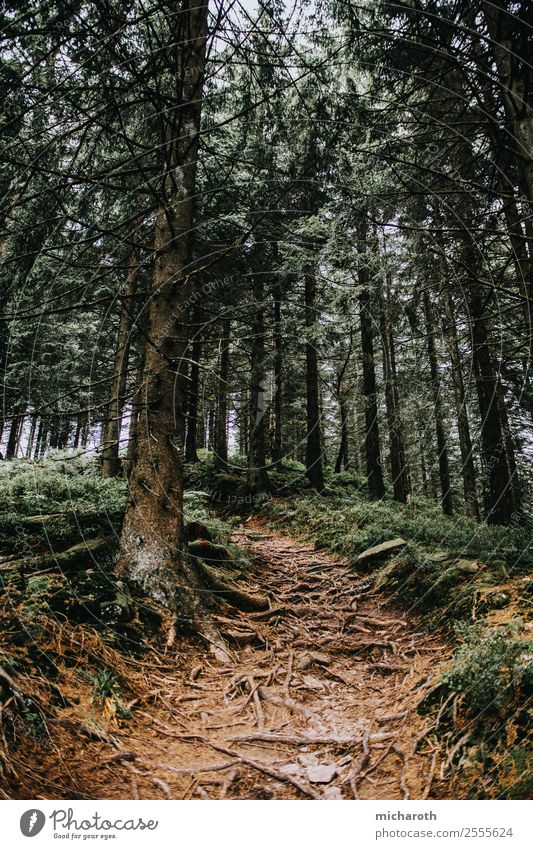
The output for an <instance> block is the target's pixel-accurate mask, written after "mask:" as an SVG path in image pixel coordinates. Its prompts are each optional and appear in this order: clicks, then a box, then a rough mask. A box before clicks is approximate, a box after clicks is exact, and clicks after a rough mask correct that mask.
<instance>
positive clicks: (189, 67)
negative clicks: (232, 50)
mask: <svg viewBox="0 0 533 849" xmlns="http://www.w3.org/2000/svg"><path fill="white" fill-rule="evenodd" d="M172 12H173V14H172V15H170V14H169V15H168V20H169V21H171V22H172V32H171V36H172V45H169V47H170V51H171V53H173V52H174V50H176V48H177V50H178V57H177V66H178V67H177V68H176V69H175V83H176V92H175V102H176V108H175V109H173V110H171V111H170V112H169V113H168V114H169V116H170V117H169V122H170V123H169V124H168V125H165V139H166V140H165V154H166V165H165V172H164V176H163V184H162V187H161V206H160V208H159V210H158V212H157V218H156V225H155V237H154V248H155V266H154V272H153V279H152V289H151V296H150V300H149V306H148V338H149V342H148V344H147V346H146V356H145V372H144V384H145V385H144V386H143V401H144V405H143V409H142V411H141V413H140V415H139V422H138V432H137V449H136V452H135V459H134V462H133V467H132V470H131V474H130V479H129V493H128V500H127V505H126V512H125V516H124V523H123V526H122V534H121V554H120V559H119V564H118V569H119V572H125V573H127V575H128V576H129V577H130V578H131V579H133V580H134V581H136V582H137V583H139V584H140V585H141V586H142V587H143V588H144V589H145V590H146V591H147V592H149V593H150V594H151V595H152V596H153V597H154V598H156V599H157V600H158V601H160V602H161V603H163V604H165V605H167V606H168V607H169V608H171V609H172V610H173V611H174V629H175V628H177V627H180V628H187V627H189V628H194V629H195V630H196V631H197V632H199V633H201V634H203V636H205V637H206V639H207V640H208V641H209V642H210V644H211V646H212V647H213V648H214V649H215V650H216V651H217V652H218V655H219V656H220V657H224V658H225V659H227V657H228V655H227V653H226V652H225V651H224V647H223V645H222V643H221V640H220V637H219V635H218V632H217V631H216V629H215V628H214V626H213V625H212V623H211V620H210V618H209V617H208V616H207V615H206V614H205V610H204V608H203V606H202V603H201V596H202V593H201V591H200V590H201V582H200V579H199V577H198V575H197V573H196V572H195V570H194V569H193V568H192V566H191V564H190V563H189V561H188V560H187V557H186V556H185V555H184V550H183V445H182V441H183V432H184V429H183V422H184V415H185V397H186V387H185V367H184V366H185V362H184V357H185V356H186V351H187V326H186V321H187V299H188V296H189V293H190V282H189V281H190V278H189V277H188V274H187V268H188V264H189V262H190V249H191V235H190V234H191V233H192V231H193V223H194V210H193V198H194V195H195V187H196V163H197V159H198V137H199V127H200V114H201V98H202V89H203V76H204V66H205V48H206V29H207V12H208V3H207V2H202V0H201V2H184V3H183V4H181V6H178V7H175V8H174V7H173V10H172ZM171 637H172V638H173V632H172V633H171Z"/></svg>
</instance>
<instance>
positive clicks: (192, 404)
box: [185, 307, 202, 463]
mask: <svg viewBox="0 0 533 849" xmlns="http://www.w3.org/2000/svg"><path fill="white" fill-rule="evenodd" d="M201 330H202V313H201V311H200V310H199V309H198V308H197V307H195V308H194V310H193V315H192V328H191V331H192V333H193V341H192V349H191V359H192V363H191V369H190V373H189V385H188V389H187V435H186V437H185V460H186V461H187V462H188V463H197V462H198V424H199V422H198V407H199V394H200V358H201V356H202V334H201Z"/></svg>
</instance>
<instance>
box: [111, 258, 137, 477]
mask: <svg viewBox="0 0 533 849" xmlns="http://www.w3.org/2000/svg"><path fill="white" fill-rule="evenodd" d="M138 273H139V253H138V250H137V249H134V250H133V251H132V253H131V256H130V258H129V261H128V274H127V278H126V285H125V287H124V294H123V298H122V304H121V309H120V320H119V327H118V334H117V343H116V348H115V361H114V365H113V380H112V383H111V400H110V401H109V405H108V409H107V418H106V422H105V425H104V441H103V444H102V475H103V476H104V477H106V478H112V477H116V476H117V475H118V474H119V471H120V462H119V449H120V431H121V427H122V412H123V408H124V396H125V393H126V383H127V379H128V364H129V355H130V346H131V332H132V328H133V296H134V295H135V288H136V283H137V276H138Z"/></svg>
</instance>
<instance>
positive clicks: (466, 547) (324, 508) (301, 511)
mask: <svg viewBox="0 0 533 849" xmlns="http://www.w3.org/2000/svg"><path fill="white" fill-rule="evenodd" d="M262 513H263V514H264V515H266V516H267V517H268V518H271V519H273V520H275V521H276V522H277V523H279V524H282V525H283V526H285V527H286V528H290V529H291V530H293V531H295V532H297V533H303V534H306V535H307V536H308V537H309V538H313V539H316V540H317V544H318V545H319V546H321V547H323V548H328V549H330V550H332V551H336V552H339V553H342V554H343V555H344V556H346V557H347V558H349V559H353V558H355V557H356V556H357V555H358V554H359V553H360V552H361V551H364V549H365V548H368V547H369V546H372V545H377V544H378V543H380V542H384V541H385V540H387V539H393V538H394V537H399V536H401V537H404V538H405V539H407V540H409V541H411V542H413V543H416V544H418V545H419V546H428V547H432V548H433V547H434V548H439V549H445V550H446V551H449V552H450V554H453V555H456V556H458V557H459V556H463V557H464V556H471V557H475V558H478V559H479V560H483V561H484V562H486V563H492V562H493V561H498V562H499V563H500V564H502V563H504V564H506V565H507V566H508V567H509V568H510V569H515V570H516V569H517V568H520V567H528V566H529V564H530V560H531V553H530V552H531V532H530V530H529V529H528V528H514V529H509V528H504V527H500V526H496V525H492V526H491V525H478V524H476V523H475V522H474V521H473V520H471V519H468V518H466V517H455V516H454V517H453V518H450V519H448V518H446V517H444V516H443V515H442V512H441V511H440V508H439V507H438V506H436V505H434V504H432V503H431V502H427V501H423V500H419V499H416V500H413V502H411V503H410V504H408V505H404V504H399V503H398V502H395V501H382V502H368V501H365V500H363V499H362V498H361V496H359V495H357V493H354V494H353V495H346V494H343V495H342V496H338V495H335V496H332V497H329V498H327V497H326V498H320V497H318V496H316V495H313V496H306V495H303V496H301V497H300V498H298V499H297V500H294V501H286V502H285V501H284V502H277V501H273V502H271V503H269V504H267V505H266V506H265V507H264V508H263V510H262Z"/></svg>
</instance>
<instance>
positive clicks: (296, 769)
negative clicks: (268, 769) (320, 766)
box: [279, 763, 302, 777]
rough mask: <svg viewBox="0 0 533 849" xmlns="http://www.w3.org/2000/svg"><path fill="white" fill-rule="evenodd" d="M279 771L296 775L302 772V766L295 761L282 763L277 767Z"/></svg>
mask: <svg viewBox="0 0 533 849" xmlns="http://www.w3.org/2000/svg"><path fill="white" fill-rule="evenodd" d="M279 771H280V772H282V773H283V774H284V775H294V776H295V777H298V776H299V775H301V774H302V767H301V766H300V765H299V764H295V763H290V764H282V766H280V767H279Z"/></svg>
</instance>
